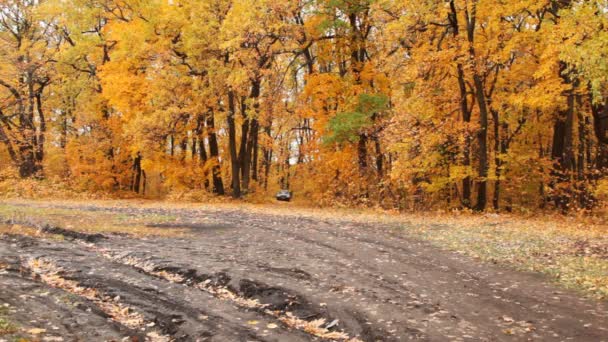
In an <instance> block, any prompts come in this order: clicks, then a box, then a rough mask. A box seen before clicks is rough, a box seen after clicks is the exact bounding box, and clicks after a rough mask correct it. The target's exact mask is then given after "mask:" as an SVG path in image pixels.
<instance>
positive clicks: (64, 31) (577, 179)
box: [0, 0, 608, 211]
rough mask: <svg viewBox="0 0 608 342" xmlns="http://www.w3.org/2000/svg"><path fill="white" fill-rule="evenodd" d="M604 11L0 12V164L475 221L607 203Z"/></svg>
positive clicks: (205, 7) (490, 7) (118, 187)
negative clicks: (447, 212) (446, 211)
mask: <svg viewBox="0 0 608 342" xmlns="http://www.w3.org/2000/svg"><path fill="white" fill-rule="evenodd" d="M607 27H608V1H606V0H593V1H582V0H567V1H566V0H535V1H531V0H519V1H496V0H483V1H482V0H445V1H409V0H405V1H404V0H400V1H397V0H272V1H269V0H255V1H254V0H200V1H182V0H145V1H144V0H73V1H64V0H0V160H1V162H0V167H2V168H3V169H5V170H12V171H11V172H14V173H15V174H16V175H18V176H19V177H22V178H32V177H34V178H45V177H51V176H52V177H60V178H62V179H63V181H65V182H69V183H70V184H71V185H73V186H74V187H78V188H80V189H83V190H87V191H106V192H133V193H136V194H139V195H141V196H164V195H167V194H169V193H173V192H188V191H199V192H201V193H208V194H209V195H210V196H211V195H217V196H232V197H235V198H240V197H242V196H255V195H261V196H266V195H267V194H268V193H272V192H274V191H276V190H278V189H281V188H289V189H292V190H293V191H294V192H295V194H296V196H299V197H302V198H307V199H309V200H311V201H314V202H315V203H318V204H332V203H333V204H335V203H343V204H356V205H359V204H362V205H378V206H382V207H386V208H398V209H428V208H434V207H443V208H446V207H447V208H471V209H476V210H479V211H483V210H487V209H493V210H529V209H534V208H538V207H555V208H557V209H559V210H564V211H566V210H569V209H572V208H591V207H593V206H596V205H598V204H599V203H600V202H601V200H602V199H603V198H605V197H606V195H608V190H607V189H608V177H607V175H608V103H607V101H608V88H607V86H608V64H607V63H608V62H607V60H608V59H607V57H608V31H607Z"/></svg>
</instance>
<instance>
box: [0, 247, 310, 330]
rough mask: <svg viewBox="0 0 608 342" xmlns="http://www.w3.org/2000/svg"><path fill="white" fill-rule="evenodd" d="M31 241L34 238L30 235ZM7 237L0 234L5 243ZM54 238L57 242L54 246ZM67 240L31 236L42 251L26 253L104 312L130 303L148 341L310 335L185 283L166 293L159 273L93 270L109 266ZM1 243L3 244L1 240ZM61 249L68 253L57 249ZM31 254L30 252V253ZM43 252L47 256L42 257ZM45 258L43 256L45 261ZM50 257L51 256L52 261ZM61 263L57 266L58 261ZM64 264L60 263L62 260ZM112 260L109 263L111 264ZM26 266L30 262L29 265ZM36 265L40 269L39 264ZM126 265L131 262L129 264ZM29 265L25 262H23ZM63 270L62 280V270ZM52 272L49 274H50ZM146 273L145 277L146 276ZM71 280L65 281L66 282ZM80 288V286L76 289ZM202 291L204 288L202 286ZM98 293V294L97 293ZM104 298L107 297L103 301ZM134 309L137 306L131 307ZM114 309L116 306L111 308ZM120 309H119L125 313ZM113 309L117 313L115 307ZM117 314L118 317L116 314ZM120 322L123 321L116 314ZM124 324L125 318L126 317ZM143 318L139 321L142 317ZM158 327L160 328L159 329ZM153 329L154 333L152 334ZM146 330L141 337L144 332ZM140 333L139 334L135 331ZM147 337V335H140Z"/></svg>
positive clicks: (58, 283) (57, 282)
mask: <svg viewBox="0 0 608 342" xmlns="http://www.w3.org/2000/svg"><path fill="white" fill-rule="evenodd" d="M28 240H30V239H29V238H28ZM1 242H2V240H1V239H0V243H1ZM53 244H54V243H52V245H53ZM62 244H64V245H65V246H64V248H58V247H56V246H48V247H47V246H44V245H37V242H36V241H27V243H26V244H24V245H25V246H27V247H37V248H36V249H37V251H28V250H24V251H23V252H25V253H28V252H29V253H31V254H34V255H35V256H34V257H32V260H35V261H34V262H33V263H36V264H35V265H33V264H32V262H30V266H31V267H32V268H34V273H37V274H39V275H41V276H42V277H45V278H46V279H43V280H45V282H46V283H48V284H49V285H51V286H53V287H56V288H62V289H64V290H66V291H67V292H69V293H73V294H74V295H76V296H82V297H84V298H86V297H89V298H88V299H91V300H92V301H93V302H94V304H95V305H96V306H97V307H99V308H100V309H102V312H107V311H108V310H107V309H108V307H109V305H110V304H114V303H113V302H119V303H121V304H124V306H121V307H120V308H121V309H122V310H124V309H126V308H129V312H132V313H133V314H135V312H137V314H138V316H137V317H133V318H137V319H138V320H140V321H141V323H142V324H132V325H131V326H132V327H134V328H137V329H136V330H138V331H140V330H141V329H144V330H145V332H148V334H149V336H147V337H146V340H147V341H152V342H156V341H195V340H196V341H237V340H238V341H269V342H270V341H274V342H276V341H285V340H289V341H308V340H309V338H305V335H300V334H298V333H291V332H289V331H279V330H281V329H276V330H271V331H267V330H265V328H264V327H266V326H267V325H268V324H270V323H271V322H270V321H267V320H264V319H260V318H259V317H258V315H257V314H256V313H251V314H249V313H247V314H241V313H239V312H238V311H236V312H235V311H231V310H229V308H226V307H219V308H217V307H216V306H214V305H213V304H214V303H213V302H210V301H216V300H215V299H213V297H205V298H207V299H205V298H202V300H201V297H200V296H198V297H197V296H194V297H195V298H192V297H193V296H191V294H190V296H189V294H188V293H185V294H184V293H183V292H184V291H181V290H182V289H181V288H182V286H181V285H180V286H175V287H174V290H176V291H180V292H179V293H175V291H174V292H173V293H171V294H170V295H169V294H167V293H166V292H165V291H166V290H168V289H171V287H166V288H160V287H162V286H159V285H162V284H154V282H156V281H157V280H156V279H157V278H156V277H152V278H149V279H146V278H145V277H146V275H145V274H144V273H141V272H137V271H135V270H133V271H131V273H132V274H129V275H127V276H126V278H125V279H123V280H121V279H118V278H116V279H112V278H109V275H108V274H106V273H105V271H103V272H97V273H96V274H91V269H93V268H98V269H101V268H103V267H104V266H102V265H96V264H95V259H91V256H90V255H89V256H88V257H87V259H83V258H82V257H85V256H87V253H86V251H83V250H78V248H79V247H84V244H74V243H71V244H69V245H68V244H65V243H62ZM0 247H1V245H0ZM57 251H62V252H63V253H57ZM29 253H28V254H29ZM75 254H78V255H80V256H81V257H79V258H78V260H77V261H74V260H71V261H70V260H68V259H69V258H70V255H75ZM41 255H43V256H41ZM42 260H44V261H42ZM49 260H52V262H51V261H49ZM99 260H103V261H104V263H105V266H107V267H110V268H111V269H112V270H113V272H115V273H116V274H117V276H118V277H119V278H120V277H123V274H125V273H129V272H126V271H127V270H131V267H128V268H125V269H120V267H119V266H121V265H120V264H116V263H113V262H110V263H108V262H107V260H106V259H103V258H101V259H99ZM42 262H44V265H38V263H42ZM56 263H57V265H56ZM62 263H63V264H65V265H62V266H58V265H59V264H62ZM89 263H92V264H93V266H92V267H91V268H90V269H83V268H75V269H73V270H70V268H69V266H70V265H71V266H76V265H82V264H89ZM108 264H109V265H108ZM26 266H27V265H26ZM35 267H36V268H37V269H36V268H35ZM125 267H126V266H125ZM22 268H23V269H25V268H26V267H22ZM59 273H60V274H61V277H60V278H61V279H59V276H58V274H59ZM47 277H49V278H47ZM136 277H137V282H139V284H145V285H147V286H150V287H147V288H142V287H139V286H138V284H135V283H136V279H135V278H136ZM142 278H143V279H142ZM66 283H67V285H66V286H64V285H65V284H66ZM74 289H76V290H74ZM89 291H91V292H93V291H94V293H95V296H96V297H97V298H91V296H90V295H89ZM197 293H202V292H200V291H197ZM97 294H99V296H97ZM188 297H190V299H191V300H192V301H193V302H194V303H196V304H198V305H196V307H194V306H191V305H188V304H186V303H185V302H184V301H182V300H181V298H188ZM102 300H103V302H102ZM131 308H134V309H133V310H131ZM199 308H206V309H208V310H210V311H214V310H217V312H219V313H221V314H220V315H214V314H213V313H210V312H208V311H206V310H205V311H203V310H201V309H199ZM110 309H111V310H112V308H111V307H110ZM120 312H121V311H118V314H120ZM112 313H113V312H112ZM113 318H115V319H116V318H118V317H116V316H115V315H114V317H113ZM254 320H259V321H260V322H259V323H260V324H259V325H260V328H258V327H257V326H250V325H248V323H245V322H247V321H249V322H252V321H254ZM116 321H117V322H119V321H121V320H120V319H116ZM121 323H125V322H124V321H123V322H121ZM138 323H139V322H138ZM155 331H158V333H154V332H155ZM150 333H151V334H150ZM145 335H146V334H145V333H142V336H145ZM132 336H136V335H132ZM140 340H142V341H143V338H142V339H140Z"/></svg>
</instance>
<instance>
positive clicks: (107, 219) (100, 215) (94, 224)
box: [0, 203, 188, 237]
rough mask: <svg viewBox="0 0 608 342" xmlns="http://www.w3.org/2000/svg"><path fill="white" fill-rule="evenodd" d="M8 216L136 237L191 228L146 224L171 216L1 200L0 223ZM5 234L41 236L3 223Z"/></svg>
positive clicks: (175, 233) (179, 232) (1, 229)
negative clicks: (163, 227)
mask: <svg viewBox="0 0 608 342" xmlns="http://www.w3.org/2000/svg"><path fill="white" fill-rule="evenodd" d="M9 219H11V220H13V221H16V222H24V221H27V222H35V223H39V224H50V225H54V226H59V227H62V228H65V229H70V230H74V231H79V232H83V233H119V234H128V235H131V236H135V237H144V236H161V237H162V236H165V237H169V236H172V237H174V236H182V235H185V234H187V232H188V229H161V228H154V227H147V226H146V225H147V224H150V223H165V222H171V221H173V220H175V218H174V217H170V216H163V215H146V216H130V215H126V214H118V215H117V214H115V213H108V212H92V211H84V210H78V209H62V208H53V207H46V208H45V207H38V206H29V207H28V206H22V205H13V204H4V203H0V222H1V221H6V220H9ZM2 233H5V234H11V233H15V234H21V235H29V236H41V234H40V233H39V232H38V231H37V230H36V229H34V228H31V227H29V228H28V227H26V226H20V225H6V224H4V225H0V234H2ZM47 236H48V235H47Z"/></svg>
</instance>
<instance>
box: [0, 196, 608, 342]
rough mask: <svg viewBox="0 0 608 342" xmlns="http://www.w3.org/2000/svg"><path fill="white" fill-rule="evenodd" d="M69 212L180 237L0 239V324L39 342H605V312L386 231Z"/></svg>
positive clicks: (293, 221) (253, 217) (261, 218)
mask: <svg viewBox="0 0 608 342" xmlns="http://www.w3.org/2000/svg"><path fill="white" fill-rule="evenodd" d="M79 210H84V211H104V212H105V211H107V212H111V213H115V214H116V215H129V216H134V217H136V216H142V217H144V216H146V215H167V214H170V215H174V216H176V217H178V218H179V220H178V221H176V222H175V223H167V222H163V223H159V224H156V227H157V228H161V229H167V230H172V229H184V228H186V229H188V230H189V233H188V234H187V235H186V236H181V237H147V238H133V237H128V236H124V235H119V234H103V235H86V234H70V233H69V232H64V231H62V230H61V229H60V228H61V227H59V228H53V227H46V228H44V229H45V231H46V232H47V233H49V234H50V233H53V234H55V235H54V236H57V234H59V235H63V236H64V237H63V238H56V237H55V238H49V237H24V236H17V235H12V236H4V237H2V238H1V239H0V307H2V308H3V311H0V317H2V315H5V316H6V317H8V318H7V319H10V320H11V321H12V322H15V323H16V324H17V325H19V326H20V327H21V331H28V329H29V330H30V334H34V335H36V336H40V339H41V340H45V339H46V340H47V341H53V340H55V341H59V340H63V341H72V340H73V341H107V340H115V341H121V340H123V339H124V338H125V337H136V338H138V339H139V340H140V341H143V340H151V341H163V340H167V341H169V340H176V341H314V340H318V341H322V340H349V339H353V340H361V341H406V340H424V341H427V340H428V341H526V340H537V341H594V342H595V341H608V308H607V306H606V304H605V303H602V302H597V301H593V300H589V299H583V298H582V297H580V296H579V295H576V294H574V293H570V292H568V291H565V290H563V289H558V288H556V287H554V286H553V285H551V284H550V283H549V282H548V281H547V280H546V279H544V278H543V277H541V276H538V275H534V274H526V273H520V272H515V271H511V270H507V269H504V268H500V267H498V266H495V265H488V264H481V263H479V262H477V261H474V260H471V259H468V258H467V257H464V256H461V255H459V254H456V253H452V252H446V251H442V250H439V249H437V248H435V247H432V246H430V245H428V244H426V243H424V242H421V241H416V240H412V239H408V238H405V237H403V235H400V234H399V233H398V230H396V229H395V228H396V227H391V226H388V225H387V224H381V223H378V224H364V223H357V222H348V221H343V220H326V219H311V218H303V217H298V216H276V215H272V214H253V213H247V212H245V211H241V210H229V209H217V210H195V209H150V208H147V209H136V208H126V207H125V208H120V207H118V208H116V207H114V208H106V207H96V206H84V207H80V208H79ZM77 228H78V227H74V229H76V230H77ZM3 312H4V313H3ZM32 329H34V330H32ZM36 329H38V330H36ZM17 334H18V333H17V332H15V333H13V335H10V334H8V335H5V336H0V340H2V339H7V340H8V337H11V336H13V337H14V336H16V335H17ZM6 336H8V337H6Z"/></svg>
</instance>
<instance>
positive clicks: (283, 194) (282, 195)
mask: <svg viewBox="0 0 608 342" xmlns="http://www.w3.org/2000/svg"><path fill="white" fill-rule="evenodd" d="M276 197H277V201H285V202H289V201H291V198H292V197H293V194H292V193H291V191H289V190H281V191H279V192H277V196H276Z"/></svg>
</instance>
